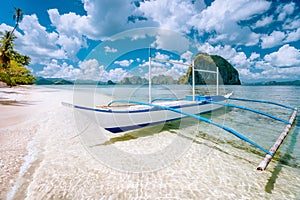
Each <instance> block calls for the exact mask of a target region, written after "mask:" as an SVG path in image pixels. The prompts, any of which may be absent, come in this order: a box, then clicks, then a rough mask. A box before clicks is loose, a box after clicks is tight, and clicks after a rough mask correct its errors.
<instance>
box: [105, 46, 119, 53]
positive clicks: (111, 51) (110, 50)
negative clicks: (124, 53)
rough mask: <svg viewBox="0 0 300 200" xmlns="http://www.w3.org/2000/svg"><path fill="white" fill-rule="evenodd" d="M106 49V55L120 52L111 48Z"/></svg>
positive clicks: (106, 47)
mask: <svg viewBox="0 0 300 200" xmlns="http://www.w3.org/2000/svg"><path fill="white" fill-rule="evenodd" d="M104 49H105V52H106V53H116V52H118V49H115V48H111V47H109V46H105V47H104Z"/></svg>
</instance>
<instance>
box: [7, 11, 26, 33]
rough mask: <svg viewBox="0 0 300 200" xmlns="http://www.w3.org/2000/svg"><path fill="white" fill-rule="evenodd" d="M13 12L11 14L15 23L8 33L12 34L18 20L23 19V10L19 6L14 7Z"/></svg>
mask: <svg viewBox="0 0 300 200" xmlns="http://www.w3.org/2000/svg"><path fill="white" fill-rule="evenodd" d="M15 11H16V12H15V14H14V15H13V19H14V20H15V21H16V24H15V26H14V29H13V30H12V31H11V32H10V35H12V34H13V33H14V31H15V30H16V28H17V27H18V25H19V22H21V21H22V19H23V12H22V10H21V9H20V8H15Z"/></svg>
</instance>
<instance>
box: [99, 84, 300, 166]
mask: <svg viewBox="0 0 300 200" xmlns="http://www.w3.org/2000/svg"><path fill="white" fill-rule="evenodd" d="M96 91H97V92H99V93H101V94H105V95H108V96H113V98H114V99H131V100H140V101H147V100H148V87H147V85H144V86H141V85H135V86H124V85H122V86H101V87H99V88H98V89H97V90H96ZM196 92H197V93H200V94H203V93H205V94H207V95H215V93H216V91H215V87H210V88H208V87H206V86H200V87H197V90H196ZM229 92H233V97H240V98H248V99H262V100H268V101H273V102H277V103H281V104H285V105H289V106H292V107H295V108H298V109H299V107H300V87H298V86H222V87H220V94H225V93H229ZM191 93H192V92H191V87H190V86H187V85H154V86H153V87H152V99H154V98H157V97H177V98H182V97H184V96H185V95H191ZM230 103H232V104H237V105H242V106H246V107H249V108H253V109H257V110H261V111H263V112H266V113H269V114H272V115H274V116H276V117H280V118H282V119H285V120H289V118H290V116H291V114H292V110H290V109H286V108H282V107H278V106H276V105H270V104H263V103H255V102H243V101H233V100H231V101H230ZM204 116H205V117H208V118H211V119H212V120H214V121H216V122H218V123H221V124H223V125H225V126H228V127H230V128H232V129H233V130H235V131H238V132H239V133H241V134H243V135H244V136H246V137H248V138H250V139H251V140H253V141H255V142H256V143H258V144H259V145H261V146H262V147H264V148H265V149H270V147H271V146H272V145H273V144H274V142H275V141H276V139H277V138H278V136H279V135H280V134H281V132H282V131H283V130H284V128H285V126H286V125H285V124H284V123H282V122H280V121H276V120H273V119H270V118H267V117H264V116H261V115H258V114H255V113H252V112H249V111H244V110H240V109H229V108H225V109H222V110H220V111H218V112H214V113H212V114H207V115H204ZM299 116H300V115H299V113H298V117H297V119H296V122H295V125H294V126H293V128H292V129H291V131H290V133H289V135H288V136H287V138H286V139H285V141H284V143H283V145H282V146H281V148H280V150H279V151H280V154H279V155H278V156H277V157H276V158H277V159H278V161H279V162H281V163H283V164H285V165H288V166H290V167H293V168H297V169H300V134H299V132H300V128H299V127H300V119H299ZM203 126H204V127H205V128H203V129H202V128H201V127H200V129H199V132H200V133H199V134H200V136H201V135H202V136H203V132H204V133H205V137H207V138H214V140H216V142H219V143H227V144H232V145H233V146H234V147H237V148H238V147H239V146H241V148H243V149H246V150H248V151H251V152H252V153H256V154H259V155H262V156H263V155H264V153H262V152H260V151H259V150H257V149H255V148H252V147H251V146H250V145H248V144H244V142H241V141H240V139H238V138H236V137H234V136H232V135H231V134H229V133H226V132H224V131H222V132H221V133H220V132H219V131H217V128H215V127H211V126H209V127H208V128H207V127H206V126H205V124H203ZM216 132H218V134H215V133H216Z"/></svg>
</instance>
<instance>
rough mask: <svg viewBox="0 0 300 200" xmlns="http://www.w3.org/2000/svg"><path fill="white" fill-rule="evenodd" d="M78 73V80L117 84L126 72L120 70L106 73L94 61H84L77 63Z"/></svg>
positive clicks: (101, 66)
mask: <svg viewBox="0 0 300 200" xmlns="http://www.w3.org/2000/svg"><path fill="white" fill-rule="evenodd" d="M79 67H80V73H79V75H78V79H83V80H95V81H103V82H106V81H108V80H111V81H114V82H118V81H120V80H121V79H123V78H124V77H125V76H126V75H127V71H126V70H123V69H121V68H116V69H111V70H109V71H106V69H105V67H104V66H103V65H99V63H98V61H97V60H95V59H92V60H85V61H83V62H80V63H79Z"/></svg>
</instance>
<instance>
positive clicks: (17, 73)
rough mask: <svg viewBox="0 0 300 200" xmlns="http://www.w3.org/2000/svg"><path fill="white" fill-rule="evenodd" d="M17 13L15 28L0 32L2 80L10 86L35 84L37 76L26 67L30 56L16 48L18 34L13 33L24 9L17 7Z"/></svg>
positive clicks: (0, 69) (0, 76)
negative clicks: (15, 42) (15, 41)
mask: <svg viewBox="0 0 300 200" xmlns="http://www.w3.org/2000/svg"><path fill="white" fill-rule="evenodd" d="M15 10H16V14H15V15H14V19H15V20H16V25H15V27H14V29H13V30H12V31H11V32H9V31H6V32H5V33H4V34H3V33H1V32H0V35H1V39H0V43H1V47H0V81H3V82H5V83H6V84H7V85H8V86H15V85H19V84H33V83H34V80H35V77H34V76H32V75H31V72H30V71H29V70H28V69H27V68H26V67H25V66H27V65H29V64H30V60H31V59H30V57H29V56H25V55H22V54H20V53H18V52H17V51H15V50H14V48H13V47H14V40H15V39H16V36H15V35H14V34H13V32H14V31H15V29H16V28H17V26H18V24H19V22H20V21H21V20H22V14H23V13H22V10H21V9H19V8H15Z"/></svg>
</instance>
